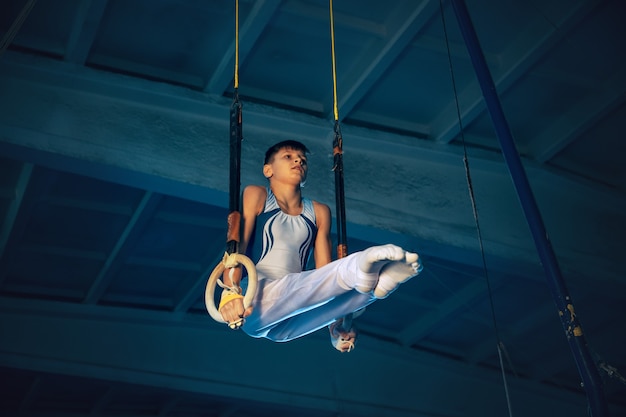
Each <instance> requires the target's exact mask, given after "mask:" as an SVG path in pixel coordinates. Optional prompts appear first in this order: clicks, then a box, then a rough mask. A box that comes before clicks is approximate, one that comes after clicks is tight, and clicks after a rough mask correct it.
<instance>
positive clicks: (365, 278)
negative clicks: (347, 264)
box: [354, 245, 405, 293]
mask: <svg viewBox="0 0 626 417" xmlns="http://www.w3.org/2000/svg"><path fill="white" fill-rule="evenodd" d="M358 257H359V258H358V266H359V268H358V270H357V274H356V282H355V286H354V288H355V289H356V290H357V291H359V292H361V293H368V292H370V291H372V290H373V289H374V288H375V287H376V284H377V282H378V275H379V273H380V271H381V269H382V268H383V267H384V266H385V264H387V263H389V262H391V261H399V260H402V259H405V251H404V249H402V248H401V247H399V246H395V245H382V246H373V247H371V248H368V249H365V250H364V251H363V252H361V253H360V254H359V255H358Z"/></svg>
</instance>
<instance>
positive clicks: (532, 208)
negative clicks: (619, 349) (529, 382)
mask: <svg viewBox="0 0 626 417" xmlns="http://www.w3.org/2000/svg"><path fill="white" fill-rule="evenodd" d="M451 1H452V6H453V8H454V11H455V14H456V18H457V20H458V22H459V26H460V28H461V32H462V34H463V38H464V40H465V44H466V46H467V49H468V51H469V54H470V57H471V60H472V64H473V65H474V70H475V72H476V76H477V78H478V81H479V83H480V86H481V89H482V92H483V96H484V98H485V102H486V105H487V109H488V111H489V114H490V116H491V119H492V123H493V125H494V128H495V130H496V133H497V136H498V139H499V141H500V146H501V148H502V153H503V155H504V158H505V160H506V163H507V166H508V169H509V172H510V174H511V178H512V180H513V183H514V185H515V189H516V191H517V194H518V198H519V200H520V203H521V205H522V209H523V211H524V215H525V216H526V221H527V223H528V226H529V228H530V231H531V233H532V236H533V239H534V241H535V246H536V248H537V251H538V254H539V258H540V259H541V263H542V265H543V268H544V271H545V273H546V278H547V281H548V287H549V288H550V291H551V293H552V297H553V298H554V301H555V303H556V305H557V308H558V310H559V316H560V318H561V324H562V325H563V329H564V330H565V335H566V337H567V341H568V343H569V345H570V348H571V351H572V353H573V356H574V359H575V361H576V366H577V367H578V372H579V374H580V376H581V377H582V381H583V386H584V388H585V391H586V393H587V399H588V401H589V407H590V411H591V416H592V417H605V416H608V415H609V412H608V407H607V404H606V399H605V397H604V392H603V389H602V381H601V378H600V374H599V372H598V369H597V367H596V364H595V363H594V361H593V358H592V357H591V354H590V352H589V348H588V346H587V343H586V341H585V337H584V335H583V331H582V327H581V325H580V323H579V321H578V317H577V316H576V314H575V311H574V305H573V302H572V299H571V297H570V295H569V293H568V290H567V287H566V285H565V281H564V279H563V276H562V275H561V271H560V268H559V265H558V262H557V259H556V256H555V253H554V250H553V248H552V245H551V243H550V240H549V238H548V233H547V231H546V229H545V226H544V223H543V220H542V217H541V213H540V212H539V209H538V207H537V203H536V201H535V198H534V195H533V193H532V190H531V188H530V184H529V182H528V178H527V176H526V173H525V171H524V167H523V166H522V163H521V159H520V157H519V154H518V152H517V149H516V147H515V143H514V141H513V137H512V134H511V131H510V128H509V125H508V123H507V121H506V118H505V116H504V112H503V110H502V106H501V103H500V100H499V98H498V94H497V92H496V87H495V85H494V83H493V79H492V77H491V73H490V71H489V67H488V66H487V62H486V60H485V57H484V54H483V52H482V49H481V47H480V43H479V41H478V37H477V35H476V32H475V30H474V26H473V24H472V21H471V18H470V16H469V12H468V10H467V6H466V5H465V2H464V1H463V0H451Z"/></svg>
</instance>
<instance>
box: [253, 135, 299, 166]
mask: <svg viewBox="0 0 626 417" xmlns="http://www.w3.org/2000/svg"><path fill="white" fill-rule="evenodd" d="M285 148H286V149H293V150H296V151H300V152H302V153H304V154H305V155H306V154H307V153H309V149H308V148H307V147H306V146H305V145H304V144H303V143H301V142H298V141H297V140H291V139H290V140H284V141H282V142H278V143H276V144H274V145H272V146H270V147H269V149H268V150H267V152H265V162H263V165H266V164H269V163H270V162H272V159H274V155H276V154H277V153H278V151H280V150H281V149H285Z"/></svg>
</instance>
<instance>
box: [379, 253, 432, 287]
mask: <svg viewBox="0 0 626 417" xmlns="http://www.w3.org/2000/svg"><path fill="white" fill-rule="evenodd" d="M421 271H422V264H421V262H420V260H419V256H417V254H416V253H411V252H407V253H406V256H405V259H404V260H402V261H395V262H389V263H387V264H386V265H385V266H383V268H382V270H381V271H380V277H379V278H378V283H377V284H376V288H374V296H375V297H376V298H387V297H388V296H389V294H391V293H392V292H393V291H395V290H396V288H398V286H399V285H400V284H402V283H403V282H406V281H408V280H409V279H410V278H413V277H414V276H416V275H418V274H419V273H420V272H421Z"/></svg>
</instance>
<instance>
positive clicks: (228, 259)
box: [204, 253, 257, 323]
mask: <svg viewBox="0 0 626 417" xmlns="http://www.w3.org/2000/svg"><path fill="white" fill-rule="evenodd" d="M240 264H241V265H243V266H244V268H246V271H248V288H247V289H246V293H245V294H244V297H243V308H244V309H248V307H250V306H251V305H252V301H253V300H254V296H255V295H256V287H257V274H256V268H255V266H254V262H252V260H250V258H248V257H247V256H246V255H243V254H241V253H232V254H230V255H229V254H225V255H224V259H223V260H222V262H220V263H219V264H217V266H216V267H215V269H214V270H213V272H212V273H211V275H210V276H209V280H208V281H207V284H206V290H205V291H204V304H205V305H206V309H207V311H208V312H209V315H210V316H211V317H212V318H213V320H215V321H216V322H218V323H226V321H225V320H224V318H223V317H222V315H221V314H220V312H219V310H218V309H217V307H215V287H216V286H217V280H218V279H219V278H220V277H221V276H222V274H223V272H224V270H225V269H226V268H234V267H236V266H238V265H240Z"/></svg>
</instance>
